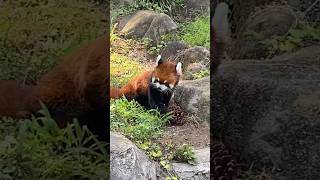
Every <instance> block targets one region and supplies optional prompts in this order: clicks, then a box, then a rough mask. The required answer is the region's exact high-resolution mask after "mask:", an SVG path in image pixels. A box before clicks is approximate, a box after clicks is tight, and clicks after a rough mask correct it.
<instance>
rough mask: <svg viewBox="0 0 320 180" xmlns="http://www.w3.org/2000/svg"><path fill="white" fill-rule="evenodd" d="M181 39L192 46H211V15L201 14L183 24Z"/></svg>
mask: <svg viewBox="0 0 320 180" xmlns="http://www.w3.org/2000/svg"><path fill="white" fill-rule="evenodd" d="M179 39H180V40H182V41H185V42H186V43H187V44H189V45H191V46H204V47H207V48H209V47H210V16H208V15H207V16H204V15H202V16H199V17H197V18H196V19H195V20H194V21H192V22H188V23H185V24H183V27H182V29H181V34H180V35H179Z"/></svg>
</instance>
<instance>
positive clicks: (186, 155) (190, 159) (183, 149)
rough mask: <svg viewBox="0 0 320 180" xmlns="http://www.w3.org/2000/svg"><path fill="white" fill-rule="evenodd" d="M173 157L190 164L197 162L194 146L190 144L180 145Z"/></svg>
mask: <svg viewBox="0 0 320 180" xmlns="http://www.w3.org/2000/svg"><path fill="white" fill-rule="evenodd" d="M173 158H174V159H177V160H179V161H182V162H186V163H189V164H195V163H196V157H195V154H194V151H193V147H192V146H191V145H188V144H183V145H182V146H180V147H178V148H177V149H176V150H175V152H174V155H173Z"/></svg>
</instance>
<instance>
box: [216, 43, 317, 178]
mask: <svg viewBox="0 0 320 180" xmlns="http://www.w3.org/2000/svg"><path fill="white" fill-rule="evenodd" d="M211 88H212V90H211V96H210V98H211V103H212V104H211V105H212V112H211V121H212V126H211V128H213V129H214V130H213V133H214V137H215V138H219V139H224V141H225V143H226V144H227V146H228V147H230V148H231V150H232V152H233V154H234V155H235V156H236V157H237V158H238V159H239V160H240V162H241V163H243V164H246V165H247V167H248V168H249V166H250V165H252V164H253V168H258V169H263V168H267V169H268V168H269V169H271V168H275V169H277V170H279V173H280V174H282V175H283V176H285V177H287V178H285V179H319V178H320V175H319V172H318V170H319V169H320V161H319V160H320V151H319V150H320V143H319V142H320V133H319V132H320V46H313V47H308V48H304V49H301V50H300V51H298V52H296V53H294V54H290V55H282V56H279V57H276V58H274V59H271V60H268V61H263V62H262V61H255V60H243V61H234V62H229V63H225V64H224V65H222V66H221V67H220V69H219V71H218V73H217V74H216V75H212V79H211ZM301 172H303V173H301Z"/></svg>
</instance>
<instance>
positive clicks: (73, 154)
mask: <svg viewBox="0 0 320 180" xmlns="http://www.w3.org/2000/svg"><path fill="white" fill-rule="evenodd" d="M41 113H42V114H43V115H44V116H43V117H40V118H32V119H31V120H23V121H19V122H18V121H17V120H14V119H11V118H2V119H0V123H1V129H7V130H6V131H1V133H0V162H1V163H0V179H3V180H11V179H15V180H16V179H21V180H22V179H23V180H24V179H27V180H28V179H30V180H32V179H39V180H41V179H43V180H45V179H51V180H55V179H57V180H64V179H65V180H67V179H106V178H108V177H109V171H108V168H109V162H108V161H109V155H108V154H107V151H106V149H105V145H103V144H102V143H100V142H98V141H97V140H96V139H95V137H94V136H93V135H92V134H91V133H90V131H89V130H88V129H87V128H86V127H83V128H81V127H80V125H79V124H78V123H77V121H75V122H74V123H73V124H72V125H68V126H67V127H66V128H65V129H60V128H59V127H58V126H57V124H56V123H55V121H54V120H53V119H52V118H51V117H50V114H49V112H48V111H47V110H46V109H45V108H44V109H43V110H42V111H41ZM40 124H41V125H40ZM89 141H90V143H91V144H88V142H89Z"/></svg>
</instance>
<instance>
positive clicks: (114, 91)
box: [110, 87, 122, 99]
mask: <svg viewBox="0 0 320 180" xmlns="http://www.w3.org/2000/svg"><path fill="white" fill-rule="evenodd" d="M121 96H122V93H121V89H119V88H116V87H110V99H117V98H120V97H121Z"/></svg>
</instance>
